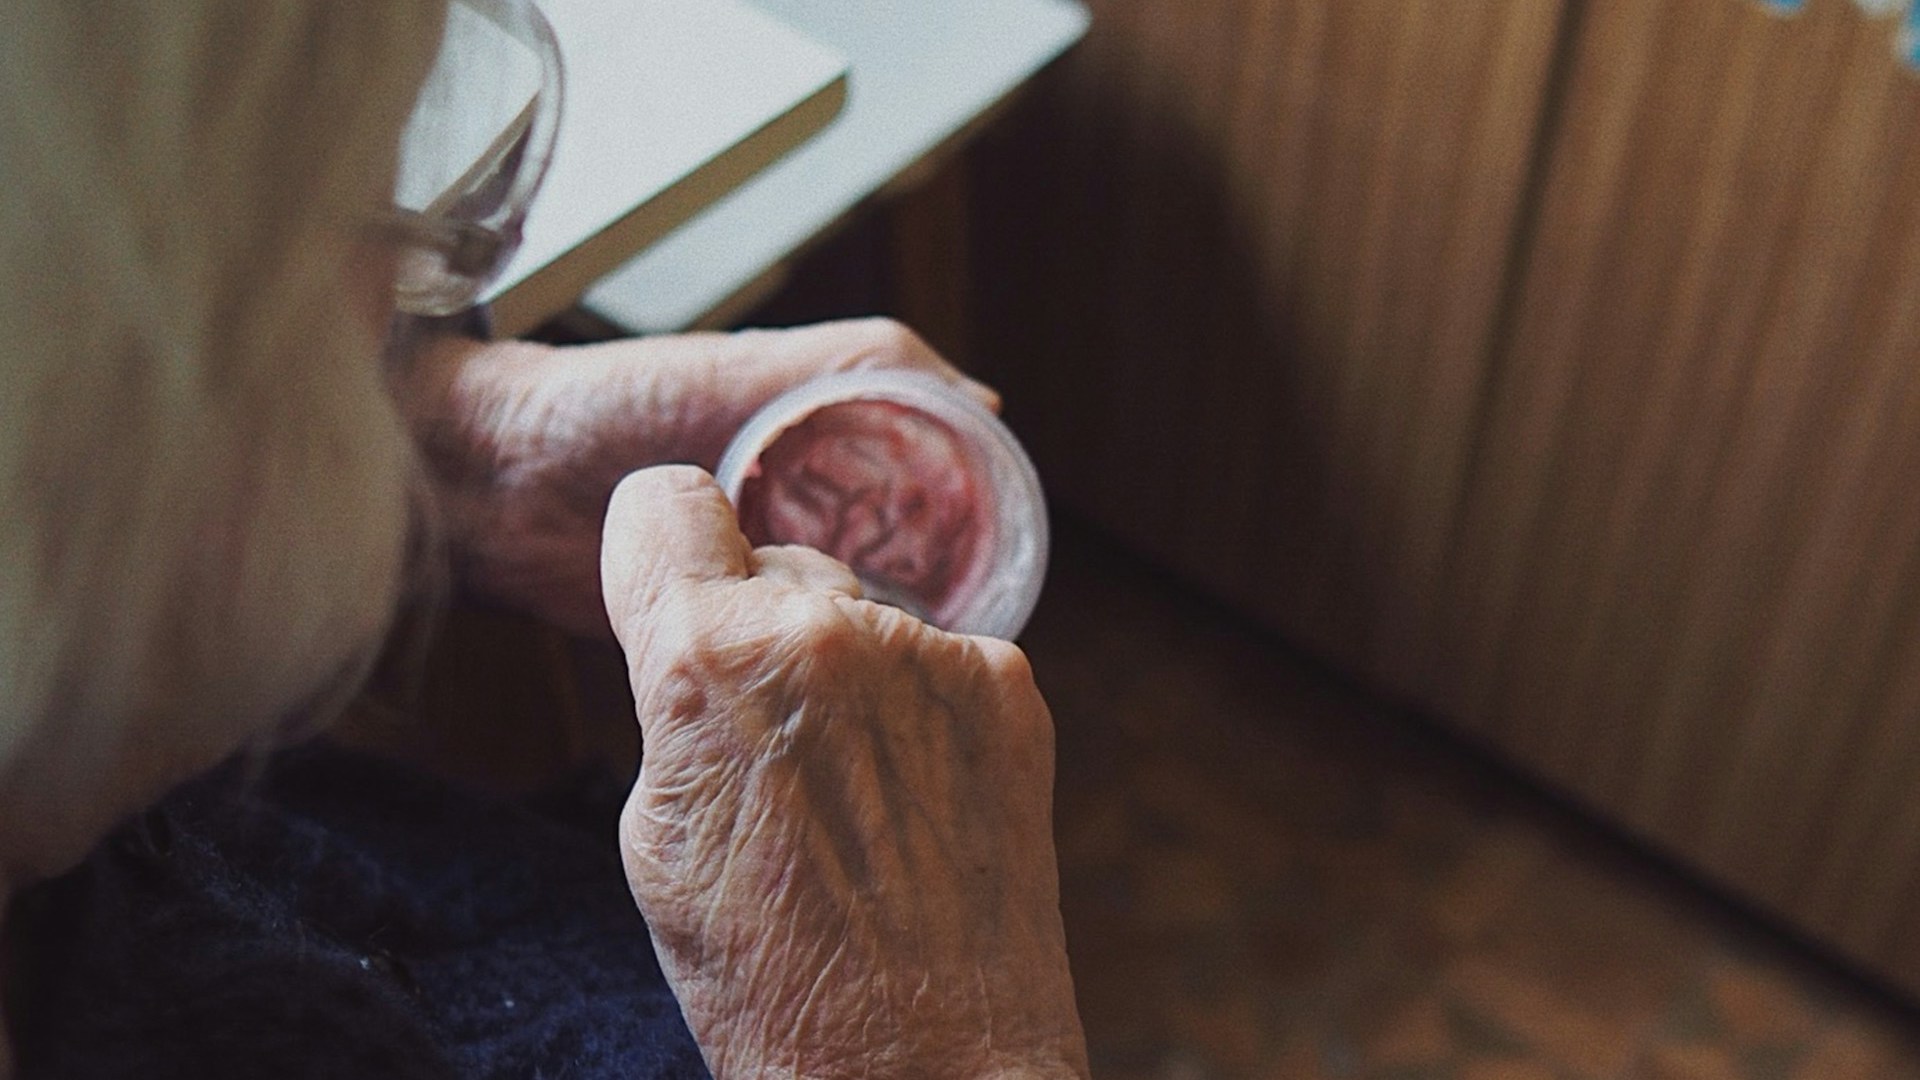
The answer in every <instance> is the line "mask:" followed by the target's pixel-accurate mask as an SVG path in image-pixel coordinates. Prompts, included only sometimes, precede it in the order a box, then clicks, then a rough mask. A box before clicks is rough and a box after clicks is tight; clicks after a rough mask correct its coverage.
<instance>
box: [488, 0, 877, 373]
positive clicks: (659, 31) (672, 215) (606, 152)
mask: <svg viewBox="0 0 1920 1080" xmlns="http://www.w3.org/2000/svg"><path fill="white" fill-rule="evenodd" d="M539 3H540V7H541V10H542V11H544V12H545V13H546V15H547V19H548V21H549V22H551V23H552V24H553V28H554V34H555V36H556V37H557V38H558V39H559V42H560V51H561V61H562V65H563V67H564V69H565V103H564V106H563V109H562V113H561V118H560V130H559V134H558V137H557V139H556V141H555V146H554V156H553V164H552V166H551V168H550V169H549V171H548V174H547V179H546V184H545V186H544V187H543V188H542V189H541V191H540V195H539V197H538V198H537V199H536V200H535V201H534V205H533V208H532V211H531V213H530V214H529V215H528V218H527V223H526V240H525V243H524V245H523V246H522V247H521V249H520V252H519V253H518V255H517V256H516V257H515V258H514V260H513V262H512V263H510V264H509V265H508V267H507V270H506V272H505V273H504V274H503V275H502V277H501V280H500V281H499V282H498V283H496V284H495V285H494V287H493V288H492V289H491V290H489V296H488V299H489V300H490V302H491V303H492V305H493V320H494V326H495V328H496V330H497V332H499V333H500V334H502V335H512V334H517V333H522V332H524V331H526V330H529V329H531V328H532V327H534V326H536V325H538V324H539V323H540V322H541V321H543V320H544V319H546V318H547V317H549V316H551V315H554V314H557V313H558V312H560V311H563V310H565V309H566V308H567V307H569V306H571V305H572V304H573V303H574V302H575V301H576V300H577V299H578V298H579V296H580V295H581V294H582V293H583V292H585V291H586V289H587V287H588V285H590V284H591V283H592V282H593V281H594V280H595V279H596V278H598V277H600V276H601V275H603V274H605V273H606V272H607V271H609V270H611V269H613V268H614V267H616V266H618V265H620V264H621V263H622V262H624V261H625V260H626V259H628V258H630V257H631V256H632V255H633V253H634V252H636V251H639V250H641V249H643V248H645V247H646V246H647V245H648V244H650V243H652V242H653V241H654V240H656V239H658V238H659V237H660V236H662V235H664V234H666V233H667V232H669V231H670V230H672V229H673V228H674V227H675V226H677V225H679V224H681V223H682V222H684V221H686V220H687V219H688V218H689V217H691V216H693V215H694V214H695V213H697V212H698V211H699V210H701V209H702V208H704V207H706V206H707V205H709V204H710V203H711V202H713V200H715V199H717V198H719V197H720V196H722V195H723V194H725V193H726V192H727V191H730V190H732V189H733V188H734V187H735V186H737V185H738V184H739V183H740V182H742V181H743V180H745V179H746V178H747V177H749V176H751V175H752V174H753V173H755V172H757V171H759V170H760V169H762V168H764V167H765V166H766V165H767V164H768V163H769V162H771V161H773V160H775V159H777V158H778V157H780V156H781V155H782V154H784V153H786V152H787V151H789V150H791V149H792V148H793V147H794V146H795V145H797V144H799V143H800V142H802V141H804V140H805V139H807V138H808V137H809V136H811V135H813V133H815V132H816V131H819V130H820V129H821V128H823V127H824V126H826V125H827V123H828V122H829V121H831V120H832V119H833V117H834V116H835V115H836V114H837V113H838V112H839V111H840V108H841V106H842V104H843V103H844V101H845V94H846V73H847V62H846V61H845V60H844V59H843V58H842V57H841V56H840V55H839V54H838V53H836V52H835V51H834V50H832V49H831V48H828V47H826V46H823V45H821V44H819V43H818V42H816V41H814V40H812V39H811V38H809V37H807V36H805V35H803V34H800V33H798V32H796V31H794V30H793V29H792V28H790V27H788V26H787V25H785V24H784V23H782V22H781V21H779V20H778V19H775V18H771V17H769V16H768V15H767V14H766V13H765V12H763V11H761V10H759V9H758V8H756V7H753V6H751V5H749V4H746V3H743V2H742V0H539Z"/></svg>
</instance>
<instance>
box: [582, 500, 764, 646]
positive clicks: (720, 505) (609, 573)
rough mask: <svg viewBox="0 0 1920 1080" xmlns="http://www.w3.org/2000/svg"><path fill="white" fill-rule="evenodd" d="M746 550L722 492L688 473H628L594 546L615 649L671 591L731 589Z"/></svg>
mask: <svg viewBox="0 0 1920 1080" xmlns="http://www.w3.org/2000/svg"><path fill="white" fill-rule="evenodd" d="M752 551H753V548H752V545H750V544H748V542H747V538H746V537H744V536H742V535H741V534H740V526H739V524H738V523H737V522H736V521H735V519H734V514H733V506H732V505H731V504H730V503H728V502H727V496H726V493H725V492H722V491H721V490H720V486H719V485H718V484H716V483H714V482H713V477H711V476H708V475H707V474H706V473H705V472H703V471H702V470H700V469H697V468H694V467H693V466H691V465H661V466H657V467H655V468H651V469H642V470H640V471H639V472H635V473H630V474H628V476H627V477H626V479H624V480H622V481H620V484H619V486H618V487H616V488H614V489H613V500H612V501H611V502H610V503H609V504H608V506H607V520H606V525H605V526H604V527H603V530H602V533H601V540H600V590H601V597H602V599H603V600H604V601H605V602H606V605H607V617H608V619H609V620H610V621H611V622H612V623H613V632H614V635H615V636H616V637H618V638H619V639H620V644H621V645H622V646H623V647H626V648H628V649H632V648H633V647H635V646H636V645H637V644H638V642H639V640H640V634H641V632H642V630H643V629H644V628H645V627H646V626H647V625H648V624H649V623H650V622H651V621H653V620H654V619H656V618H659V617H660V615H661V613H660V612H659V610H658V606H659V603H660V600H661V599H662V597H664V596H666V595H668V594H669V593H671V592H672V591H673V590H674V589H676V588H687V587H691V586H698V585H702V584H707V583H710V582H720V581H737V580H741V579H743V578H745V577H746V576H747V574H748V563H749V559H750V557H751V555H752Z"/></svg>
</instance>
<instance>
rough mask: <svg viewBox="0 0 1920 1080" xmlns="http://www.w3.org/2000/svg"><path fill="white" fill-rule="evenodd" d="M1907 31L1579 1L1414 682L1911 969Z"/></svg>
mask: <svg viewBox="0 0 1920 1080" xmlns="http://www.w3.org/2000/svg"><path fill="white" fill-rule="evenodd" d="M1890 39H1891V29H1890V26H1889V24H1888V23H1886V22H1884V21H1871V20H1868V19H1865V18H1863V17H1862V16H1861V15H1860V14H1859V13H1858V11H1857V10H1856V9H1855V8H1854V7H1853V5H1850V4H1845V3H1840V2H1838V0H1829V2H1819V0H1816V2H1814V3H1811V4H1809V5H1808V6H1807V8H1806V10H1805V11H1804V12H1803V13H1802V14H1801V15H1800V16H1799V17H1797V18H1795V19H1791V20H1781V19H1776V18H1772V17H1769V16H1768V15H1767V14H1765V13H1764V12H1763V11H1762V10H1761V9H1760V8H1759V7H1758V6H1757V5H1750V4H1744V3H1721V2H1702V0H1689V2H1684V3H1671V2H1668V0H1622V2H1617V3H1609V4H1595V5H1590V6H1589V8H1588V10H1587V13H1586V15H1585V19H1584V24H1583V26H1582V27H1581V31H1580V34H1579V35H1578V38H1577V47H1576V48H1575V50H1574V51H1573V53H1572V55H1571V57H1570V62H1571V67H1570V69H1569V74H1568V78H1569V82H1568V90H1567V94H1566V99H1565V101H1566V107H1565V111H1564V115H1562V116H1560V117H1559V118H1558V119H1557V121H1556V123H1555V125H1554V131H1555V133H1556V137H1555V138H1554V140H1553V141H1552V143H1551V145H1550V146H1549V147H1548V155H1547V157H1546V159H1545V160H1546V162H1547V168H1546V171H1545V176H1544V187H1543V189H1542V192H1541V202H1540V214H1539V217H1538V219H1537V221H1536V222H1535V223H1534V227H1533V229H1532V232H1531V243H1530V244H1529V245H1528V246H1527V248H1526V250H1525V251H1524V252H1523V253H1522V261H1521V262H1520V263H1519V265H1518V271H1519V273H1520V275H1521V276H1520V279H1519V281H1520V285H1519V291H1518V296H1519V302H1518V305H1517V308H1516V312H1515V317H1514V322H1513V328H1512V333H1511V335H1510V336H1509V337H1508V338H1507V339H1506V340H1505V341H1504V342H1503V343H1502V347H1501V348H1500V349H1499V351H1498V353H1497V354H1496V359H1495V362H1494V365H1493V368H1492V371H1493V372H1494V375H1495V381H1494V383H1493V390H1492V395H1491V406H1490V409H1489V411H1488V414H1487V418H1486V427H1485V429H1484V430H1483V431H1482V432H1481V433H1480V434H1479V450H1478V452H1477V456H1476V458H1475V459H1474V463H1473V467H1472V470H1471V479H1470V482H1469V484H1468V488H1467V491H1466V497H1465V502H1464V510H1463V515H1462V523H1463V524H1462V528H1461V531H1460V534H1459V538H1458V548H1457V550H1456V551H1455V552H1454V555H1453V561H1452V564H1451V566H1452V572H1451V574H1450V576H1449V577H1448V579H1447V580H1446V581H1445V582H1444V584H1443V587H1442V595H1443V597H1444V598H1445V604H1444V608H1445V610H1447V611H1448V612H1449V613H1450V618H1451V620H1452V628H1451V631H1450V632H1447V633H1444V634H1436V635H1435V637H1434V638H1433V639H1432V643H1433V644H1435V645H1437V646H1439V648H1440V652H1439V653H1438V654H1437V655H1438V660H1437V662H1434V663H1432V664H1430V666H1429V670H1430V673H1431V676H1432V679H1431V682H1430V684H1429V688H1428V693H1429V695H1430V696H1431V697H1432V699H1433V700H1435V701H1437V702H1439V703H1441V705H1442V707H1443V709H1444V710H1445V711H1446V712H1447V713H1448V714H1449V715H1451V716H1453V717H1455V718H1457V719H1459V720H1461V721H1462V722H1464V723H1466V724H1467V725H1468V726H1470V727H1471V728H1473V729H1474V730H1476V731H1478V732H1480V733H1481V734H1483V735H1484V736H1486V737H1487V738H1488V739H1489V740H1490V741H1492V742H1493V743H1495V744H1496V745H1498V746H1500V747H1502V748H1503V749H1504V750H1506V751H1507V752H1508V753H1510V754H1512V755H1514V756H1516V757H1517V758H1519V759H1521V760H1522V761H1524V762H1526V763H1527V764H1529V765H1531V766H1532V767H1534V768H1536V769H1538V770H1539V771H1541V772H1542V773H1544V774H1545V775H1547V776H1549V777H1551V778H1552V779H1554V780H1555V781H1557V782H1558V783H1560V784H1562V785H1564V786H1565V787H1567V788H1569V789H1571V790H1573V791H1575V792H1578V793H1579V794H1580V795H1582V796H1583V797H1584V798H1586V799H1587V800H1589V801H1590V802H1591V803H1592V804H1594V805H1597V806H1599V807H1602V808H1604V809H1605V810H1606V811H1607V812H1608V813H1610V814H1612V815H1613V816H1615V817H1616V818H1618V819H1620V820H1622V821H1624V822H1626V823H1627V824H1629V825H1630V826H1632V827H1633V828H1635V829H1637V830H1639V831H1641V832H1643V833H1644V834H1646V835H1649V836H1652V837H1654V838H1656V839H1658V840H1659V841H1660V842H1661V843H1663V844H1665V845H1667V846H1668V847H1669V848H1670V849H1672V850H1674V851H1677V852H1679V853H1681V854H1683V855H1685V856H1686V857H1687V858H1689V859H1690V860H1692V861H1693V862H1695V863H1696V864H1697V865H1700V866H1703V867H1705V868H1707V869H1708V870H1710V871H1711V872H1713V873H1714V874H1716V875H1717V876H1719V877H1720V878H1721V879H1722V880H1725V881H1728V882H1731V883H1733V884H1735V885H1736V886H1738V887H1740V888H1741V889H1742V890H1743V891H1744V892H1746V893H1747V894H1748V895H1749V896H1752V897H1755V898H1758V899H1760V900H1761V901H1763V902H1764V903H1766V904H1767V905H1769V906H1771V907H1772V908H1773V909H1775V910H1776V911H1780V912H1784V913H1787V914H1789V915H1791V916H1792V917H1793V918H1795V919H1796V920H1797V921H1799V922H1800V923H1801V925H1803V926H1806V927H1808V928H1809V929H1811V930H1813V931H1815V932H1816V933H1819V934H1821V935H1822V936H1824V937H1826V938H1827V939H1829V940H1832V941H1836V942H1839V943H1841V944H1843V945H1845V946H1846V947H1848V948H1849V949H1851V950H1852V951H1853V952H1854V953H1855V954H1856V955H1857V956H1858V957H1860V958H1861V959H1863V960H1866V961H1868V962H1870V963H1874V964H1877V965H1879V966H1881V967H1882V968H1883V969H1887V970H1890V971H1891V972H1892V973H1894V974H1896V975H1897V976H1899V977H1901V978H1903V979H1905V980H1907V981H1908V984H1909V985H1920V948H1916V946H1920V940H1909V939H1911V938H1912V937H1913V936H1914V935H1915V934H1916V933H1920V904H1916V903H1914V902H1913V901H1914V899H1915V898H1916V896H1917V895H1920V893H1916V891H1915V890H1916V887H1920V874H1917V873H1916V871H1920V805H1917V804H1920V722H1916V721H1917V720H1920V685H1916V683H1917V682H1920V670H1917V669H1920V634H1916V631H1920V559H1916V556H1920V498H1916V484H1920V382H1917V381H1916V379H1915V377H1914V372H1915V368H1916V359H1917V357H1920V322H1917V321H1916V320H1917V319H1920V295H1917V294H1920V213H1917V212H1916V210H1917V209H1920V153H1916V152H1915V150H1914V143H1915V141H1916V140H1915V133H1916V132H1920V83H1916V81H1915V79H1914V78H1913V76H1912V75H1911V73H1909V72H1907V71H1906V70H1905V69H1904V68H1902V67H1900V66H1899V65H1898V64H1896V63H1895V61H1894V58H1893V56H1892V54H1891V50H1890ZM1909 911H1911V912H1912V914H1909Z"/></svg>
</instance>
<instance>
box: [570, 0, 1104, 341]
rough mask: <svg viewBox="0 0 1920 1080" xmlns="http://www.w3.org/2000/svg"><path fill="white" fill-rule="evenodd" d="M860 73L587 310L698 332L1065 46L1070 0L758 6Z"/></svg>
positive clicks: (813, 1)
mask: <svg viewBox="0 0 1920 1080" xmlns="http://www.w3.org/2000/svg"><path fill="white" fill-rule="evenodd" d="M756 2H757V3H758V5H759V6H760V7H762V8H764V9H765V11H767V12H768V13H770V14H772V15H774V16H777V17H778V18H780V19H782V20H783V21H785V22H787V23H788V24H790V25H791V26H793V27H794V28H796V29H798V30H800V31H801V32H803V33H805V34H807V35H808V36H809V37H812V38H814V39H815V40H817V41H819V42H821V43H823V44H825V45H826V46H827V47H828V48H830V49H833V50H835V51H837V52H838V53H840V54H842V55H844V56H845V57H846V58H847V59H848V60H849V61H850V62H851V64H852V74H851V85H850V88H849V93H850V96H849V100H848V103H847V107H846V109H845V111H844V112H843V114H842V115H841V117H840V118H839V119H838V120H836V121H835V122H834V123H833V125H832V126H831V127H829V128H828V129H827V130H826V131H824V132H822V133H821V134H820V135H819V136H817V137H815V138H814V139H812V140H811V141H809V142H808V143H807V144H806V145H804V146H802V147H800V148H799V149H798V150H795V151H794V152H793V153H791V154H789V155H788V156H787V157H786V158H784V159H782V160H781V161H780V162H778V163H777V164H775V165H773V166H772V167H771V168H769V169H767V170H766V171H764V172H762V173H761V174H759V175H758V176H755V177H754V178H753V179H752V180H750V181H748V182H747V183H745V184H743V185H741V186H740V187H739V188H738V189H737V190H735V191H734V192H732V193H731V194H730V195H728V196H726V197H725V198H722V199H720V200H719V201H717V202H715V203H714V204H713V205H712V206H711V207H709V208H708V209H707V210H705V211H704V212H702V213H701V214H699V215H698V216H697V217H695V218H693V219H692V220H690V221H688V222H687V223H686V224H684V225H682V226H681V227H680V228H678V229H677V230H675V231H674V232H672V233H671V234H669V235H667V236H666V237H664V238H663V239H661V240H660V241H659V242H658V243H656V244H654V245H653V246H652V247H649V248H648V249H647V250H645V251H644V252H642V253H641V254H640V255H639V256H638V257H637V258H635V259H634V260H633V261H631V262H629V263H627V264H626V265H625V266H623V267H621V268H620V269H619V270H618V271H616V272H614V273H612V274H610V275H609V276H607V277H606V278H605V279H603V280H602V281H601V282H600V283H599V284H597V285H595V286H594V287H593V288H592V289H591V290H590V291H589V292H588V293H587V295H586V300H585V304H586V306H587V307H588V308H589V309H590V310H592V311H594V312H595V313H596V314H598V315H600V316H601V317H602V318H605V319H607V320H608V321H609V322H612V323H614V324H616V325H619V326H623V327H625V328H627V329H630V330H639V331H668V330H679V329H684V328H686V327H689V326H692V325H694V324H696V323H698V322H699V321H700V320H701V318H702V316H704V315H706V314H707V313H708V312H709V311H712V310H713V309H714V308H716V307H718V306H719V305H720V304H722V303H723V302H724V301H726V300H727V299H728V298H729V297H731V296H733V295H734V294H735V293H736V292H738V291H740V290H741V289H743V288H745V287H746V286H748V285H749V284H751V283H752V282H753V281H754V280H755V279H756V278H758V277H760V276H761V275H762V274H763V273H764V272H766V270H767V269H768V268H770V267H772V266H774V265H775V264H777V263H779V262H780V261H781V260H783V259H785V258H787V257H788V256H789V255H791V254H792V253H793V252H794V251H795V250H796V249H798V248H799V247H800V246H801V245H803V244H805V243H806V242H807V241H808V240H810V239H812V238H813V237H814V236H815V235H817V234H818V233H820V232H821V231H822V230H824V229H826V228H827V227H828V226H830V225H832V224H833V223H834V222H835V221H837V220H838V219H839V218H841V217H842V216H843V215H844V214H846V213H847V212H848V211H849V210H851V209H852V208H853V207H854V206H856V205H858V204H859V203H860V202H861V201H863V200H865V199H866V198H867V197H869V196H870V195H872V194H873V193H874V192H876V191H878V190H880V189H881V188H882V187H884V186H885V185H886V184H887V183H888V182H889V181H891V180H892V179H893V178H895V177H896V176H899V175H900V174H901V173H903V172H905V171H906V170H907V169H909V168H910V167H912V166H913V165H914V164H915V163H916V162H918V161H919V160H920V159H921V158H922V157H924V156H925V155H926V154H927V153H928V152H929V151H931V150H932V149H934V148H935V147H937V146H939V145H940V144H941V143H942V142H943V141H945V140H946V139H947V138H949V137H950V136H952V135H954V134H955V133H957V132H959V131H961V130H962V129H963V128H965V127H966V125H967V123H968V122H969V121H970V120H972V119H974V118H975V117H976V116H978V115H980V114H981V113H982V112H984V111H986V110H987V109H989V108H991V107H992V106H993V105H994V104H995V103H996V102H998V101H1000V100H1001V99H1002V98H1004V97H1005V96H1007V95H1008V94H1009V93H1010V92H1012V91H1013V90H1014V89H1015V88H1017V87H1018V86H1019V85H1020V84H1021V83H1023V82H1025V81H1026V80H1027V79H1028V78H1029V77H1031V76H1032V75H1033V74H1034V73H1035V72H1037V71H1038V70H1039V69H1040V68H1042V67H1044V66H1045V65H1046V63H1047V62H1048V61H1050V60H1052V59H1053V58H1054V57H1055V56H1057V55H1059V53H1060V52H1062V51H1063V50H1065V49H1066V48H1067V47H1068V46H1069V45H1071V44H1073V43H1074V42H1075V41H1077V40H1079V38H1080V36H1081V35H1082V34H1083V33H1085V31H1086V28H1087V24H1088V15H1087V12H1086V9H1085V8H1083V7H1081V6H1080V5H1079V4H1078V3H1076V2H1074V0H965V2H962V3H954V2H947V0H756Z"/></svg>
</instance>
